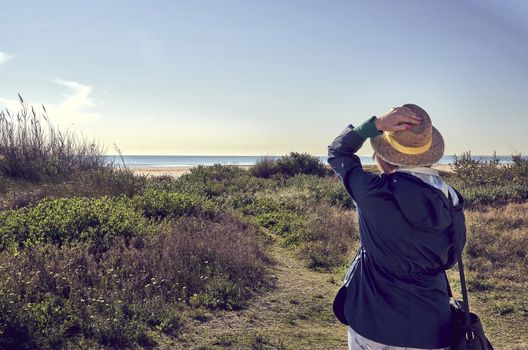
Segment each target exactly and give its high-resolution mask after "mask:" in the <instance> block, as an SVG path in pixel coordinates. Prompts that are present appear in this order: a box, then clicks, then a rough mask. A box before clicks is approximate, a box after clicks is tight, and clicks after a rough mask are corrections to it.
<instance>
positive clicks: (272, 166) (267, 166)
mask: <svg viewBox="0 0 528 350" xmlns="http://www.w3.org/2000/svg"><path fill="white" fill-rule="evenodd" d="M249 171H250V173H251V175H253V176H255V177H260V178H265V179H267V178H270V177H272V176H273V175H275V174H277V173H278V172H279V167H278V165H277V162H276V160H275V159H273V158H271V157H263V158H261V159H259V160H257V162H256V163H255V165H253V166H252V167H251V168H250V170H249Z"/></svg>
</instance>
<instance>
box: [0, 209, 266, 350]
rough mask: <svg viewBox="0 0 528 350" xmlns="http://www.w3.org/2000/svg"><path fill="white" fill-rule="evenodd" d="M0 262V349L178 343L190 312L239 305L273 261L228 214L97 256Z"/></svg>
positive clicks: (45, 248) (191, 221) (38, 250)
mask: <svg viewBox="0 0 528 350" xmlns="http://www.w3.org/2000/svg"><path fill="white" fill-rule="evenodd" d="M0 259H1V261H2V264H1V265H0V348H24V347H25V348H64V347H67V346H66V343H67V342H72V341H73V342H76V341H79V340H80V339H84V342H85V343H88V344H90V343H95V344H99V346H109V347H121V348H122V347H126V348H131V347H136V346H138V345H139V346H152V345H154V340H153V338H152V337H151V335H150V334H151V333H152V332H160V333H164V334H166V335H168V336H171V337H177V336H179V334H180V333H181V330H182V328H183V327H184V323H185V322H186V318H187V316H186V314H187V313H188V312H190V310H192V308H198V309H201V308H203V307H207V308H211V309H239V308H241V307H244V306H245V305H246V304H247V300H248V298H250V297H251V296H252V294H253V293H254V292H255V291H256V290H257V289H260V288H262V287H264V286H265V285H266V280H265V268H266V266H267V265H268V264H269V263H270V260H268V259H267V257H266V255H265V253H264V250H263V246H262V242H261V241H260V239H259V238H258V235H257V233H256V232H255V231H254V230H253V229H252V228H251V226H248V225H247V224H246V223H244V222H242V221H240V220H239V219H237V218H235V217H233V216H230V215H228V214H220V215H218V216H216V217H215V218H214V220H211V219H208V218H207V217H185V216H184V217H180V218H178V219H177V220H175V222H174V224H173V226H172V227H171V228H170V230H168V231H160V232H158V233H156V234H149V235H142V236H141V237H137V238H136V239H134V240H132V242H129V243H127V242H126V241H125V240H124V239H123V238H116V239H115V240H114V242H113V244H112V246H110V247H109V248H108V249H107V250H105V251H102V252H93V251H92V250H91V247H90V245H89V243H87V242H69V243H64V244H63V245H62V246H61V247H59V246H57V245H55V244H52V243H41V244H38V245H35V246H32V247H27V248H26V249H25V250H23V251H20V252H18V253H17V254H16V255H15V254H11V253H9V252H1V253H0ZM93 347H98V346H93Z"/></svg>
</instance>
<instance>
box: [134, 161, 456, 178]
mask: <svg viewBox="0 0 528 350" xmlns="http://www.w3.org/2000/svg"><path fill="white" fill-rule="evenodd" d="M238 167H240V168H243V169H249V168H251V167H252V165H238ZM192 168H193V167H192V166H172V167H146V168H131V169H132V171H133V172H134V174H137V175H147V176H172V177H180V176H182V175H183V174H187V173H189V172H190V171H191V169H192ZM433 168H434V169H437V170H440V171H447V172H451V171H452V170H451V166H450V165H449V164H436V165H434V166H433Z"/></svg>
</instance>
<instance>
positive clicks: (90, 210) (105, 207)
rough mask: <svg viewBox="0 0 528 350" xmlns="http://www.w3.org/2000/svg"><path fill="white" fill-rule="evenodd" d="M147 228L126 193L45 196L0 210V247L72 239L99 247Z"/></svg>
mask: <svg viewBox="0 0 528 350" xmlns="http://www.w3.org/2000/svg"><path fill="white" fill-rule="evenodd" d="M148 230H149V223H148V221H147V219H146V218H145V217H144V216H143V215H141V213H140V212H139V211H138V210H135V209H134V208H133V206H131V205H130V202H129V200H128V199H127V198H125V197H102V198H99V199H88V198H59V199H50V198H45V199H43V200H41V201H40V202H38V204H36V205H35V206H33V207H26V208H21V209H17V210H9V211H3V212H0V235H1V236H0V251H1V250H10V251H16V250H19V249H21V248H25V247H30V246H34V245H36V244H38V243H45V242H50V243H53V244H58V245H62V244H63V243H65V242H72V241H83V242H88V243H89V245H90V247H91V249H94V250H96V251H101V250H106V249H108V248H109V247H110V246H111V244H112V241H113V240H114V238H116V237H121V238H123V239H125V240H127V241H128V240H129V239H131V238H132V237H134V236H137V235H139V234H141V233H142V232H146V231H148Z"/></svg>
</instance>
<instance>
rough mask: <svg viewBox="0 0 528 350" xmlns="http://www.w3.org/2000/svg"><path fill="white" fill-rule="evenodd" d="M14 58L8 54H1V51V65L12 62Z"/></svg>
mask: <svg viewBox="0 0 528 350" xmlns="http://www.w3.org/2000/svg"><path fill="white" fill-rule="evenodd" d="M12 58H13V56H11V55H8V54H7V53H5V52H1V51H0V64H2V63H5V62H7V61H9V60H11V59H12Z"/></svg>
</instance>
